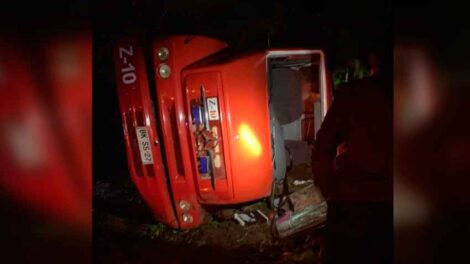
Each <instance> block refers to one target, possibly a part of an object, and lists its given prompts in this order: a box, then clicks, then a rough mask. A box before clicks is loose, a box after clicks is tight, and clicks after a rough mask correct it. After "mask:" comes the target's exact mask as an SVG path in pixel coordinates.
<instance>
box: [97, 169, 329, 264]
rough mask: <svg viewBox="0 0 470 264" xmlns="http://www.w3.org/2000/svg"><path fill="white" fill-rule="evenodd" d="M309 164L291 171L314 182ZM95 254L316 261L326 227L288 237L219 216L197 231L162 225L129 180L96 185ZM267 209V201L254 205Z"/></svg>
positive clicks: (131, 258)
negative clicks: (221, 218) (154, 217)
mask: <svg viewBox="0 0 470 264" xmlns="http://www.w3.org/2000/svg"><path fill="white" fill-rule="evenodd" d="M310 175H311V174H310V168H309V167H308V166H307V165H301V166H297V167H294V168H293V170H292V171H291V172H290V173H289V178H291V180H290V181H289V182H290V184H289V186H290V188H291V189H295V188H298V187H299V186H294V185H293V181H294V180H309V179H311V178H310V177H311V176H310ZM93 188H94V194H93V195H94V209H93V217H94V219H93V220H94V222H93V248H94V251H93V255H94V261H95V262H96V263H239V264H245V263H316V262H317V260H318V257H319V252H320V245H321V238H322V232H323V230H322V229H319V230H308V231H305V232H303V233H301V234H298V235H295V236H293V237H289V238H286V239H277V238H274V237H273V236H272V235H271V232H270V226H269V225H268V224H267V223H261V222H259V223H256V224H252V225H249V226H245V227H243V226H241V225H240V224H238V223H237V222H236V221H235V220H233V219H225V220H220V219H218V218H216V217H214V219H213V220H212V221H209V222H208V223H207V224H203V225H202V226H200V227H199V228H196V229H192V230H184V231H183V230H173V229H170V228H167V227H166V226H164V225H162V224H160V223H157V222H156V221H155V220H154V219H153V218H152V216H151V214H150V211H149V209H148V208H147V207H146V205H145V204H144V203H143V201H142V200H141V199H140V197H139V194H138V193H137V192H136V190H135V188H134V186H133V185H132V184H131V183H130V182H125V183H116V182H112V183H111V182H103V181H100V182H97V183H95V184H94V187H93ZM249 207H256V208H260V209H262V211H265V210H268V209H267V203H266V201H264V200H263V201H258V202H256V203H253V204H251V205H249Z"/></svg>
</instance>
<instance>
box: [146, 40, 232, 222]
mask: <svg viewBox="0 0 470 264" xmlns="http://www.w3.org/2000/svg"><path fill="white" fill-rule="evenodd" d="M162 47H166V48H167V49H168V50H169V56H168V58H167V59H165V60H161V59H160V58H159V57H158V49H159V48H162ZM225 47H226V44H225V43H223V42H221V41H218V40H214V39H211V38H206V37H201V36H173V37H169V38H166V39H163V40H161V41H156V42H155V43H154V45H153V53H154V54H153V56H154V69H155V82H156V94H157V98H158V99H157V100H158V104H157V105H158V108H159V114H160V120H161V126H162V131H163V135H162V137H163V141H164V145H165V154H166V158H167V166H168V171H169V181H170V184H171V188H172V191H173V197H174V201H175V203H176V204H177V205H178V206H176V211H177V218H178V222H179V224H180V228H183V229H184V228H192V227H196V226H198V225H200V224H201V223H202V220H203V215H204V210H203V208H202V207H201V206H200V204H199V201H198V197H197V193H196V188H195V182H194V181H195V175H194V172H193V169H192V164H191V156H190V151H191V146H192V143H191V141H190V138H189V137H190V135H189V133H188V125H189V123H188V122H189V119H190V117H188V115H187V111H186V109H185V103H184V93H183V85H182V82H181V71H182V70H183V69H184V68H185V67H187V66H188V65H190V64H192V63H194V62H196V61H198V60H200V59H202V58H205V57H207V56H209V55H211V54H214V53H216V52H217V51H219V50H221V49H223V48H225ZM162 65H167V66H168V67H170V69H171V74H170V75H169V77H168V78H166V79H163V78H162V77H161V76H160V75H159V69H160V67H161V66H162ZM181 201H186V202H188V203H189V205H190V209H189V211H185V210H183V209H182V208H180V206H179V203H180V202H181ZM185 215H186V216H187V217H185ZM188 216H189V217H190V220H188ZM185 220H186V221H185Z"/></svg>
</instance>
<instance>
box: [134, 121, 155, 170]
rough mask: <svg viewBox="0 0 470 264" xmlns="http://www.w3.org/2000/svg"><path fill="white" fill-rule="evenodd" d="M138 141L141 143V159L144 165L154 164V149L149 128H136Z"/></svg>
mask: <svg viewBox="0 0 470 264" xmlns="http://www.w3.org/2000/svg"><path fill="white" fill-rule="evenodd" d="M135 131H136V134H137V141H138V142H139V150H140V158H141V159H142V164H144V165H148V164H153V155H152V147H151V145H150V138H149V132H148V128H147V127H136V128H135Z"/></svg>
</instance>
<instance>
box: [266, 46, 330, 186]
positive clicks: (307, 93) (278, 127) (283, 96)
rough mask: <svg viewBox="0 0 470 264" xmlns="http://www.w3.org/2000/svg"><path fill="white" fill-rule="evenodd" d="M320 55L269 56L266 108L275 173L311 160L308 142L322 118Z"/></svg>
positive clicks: (277, 176) (278, 173)
mask: <svg viewBox="0 0 470 264" xmlns="http://www.w3.org/2000/svg"><path fill="white" fill-rule="evenodd" d="M320 71H321V57H320V55H319V54H306V55H296V56H289V55H286V56H276V57H274V58H269V59H268V86H269V88H268V89H269V108H270V109H269V110H270V122H271V140H272V148H273V163H274V173H275V178H276V179H277V180H281V179H282V178H283V177H284V174H285V172H286V170H287V167H289V166H292V165H299V164H305V163H310V153H311V145H312V144H313V142H314V140H315V135H316V133H317V131H318V130H319V128H320V125H321V121H322V107H321V82H320V80H321V78H320Z"/></svg>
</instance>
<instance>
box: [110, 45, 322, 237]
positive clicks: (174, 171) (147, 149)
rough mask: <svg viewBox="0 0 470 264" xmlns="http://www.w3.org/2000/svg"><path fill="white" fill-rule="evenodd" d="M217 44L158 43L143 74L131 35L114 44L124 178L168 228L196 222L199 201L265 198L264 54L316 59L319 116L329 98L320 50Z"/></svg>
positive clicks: (268, 133) (269, 152)
mask: <svg viewBox="0 0 470 264" xmlns="http://www.w3.org/2000/svg"><path fill="white" fill-rule="evenodd" d="M226 47H227V44H226V43H224V42H222V41H219V40H215V39H212V38H208V37H202V36H172V37H168V38H164V39H161V40H157V41H155V42H154V43H153V45H152V53H153V55H152V56H153V58H152V59H153V65H151V70H152V72H153V73H152V74H149V75H148V74H147V72H149V71H147V69H148V66H149V65H147V66H146V64H145V59H144V58H145V57H144V50H143V48H142V43H140V42H139V40H138V39H137V38H128V39H123V40H121V41H119V42H118V43H117V45H116V46H115V49H114V59H115V67H116V73H117V74H116V81H117V84H118V85H117V87H118V95H119V103H120V113H121V117H122V124H123V130H124V138H125V142H126V150H127V157H128V165H129V170H130V175H131V178H132V180H133V182H134V183H135V185H136V186H137V189H138V191H139V192H140V194H141V195H142V197H143V198H144V200H145V201H146V203H147V204H148V205H149V207H150V208H151V210H152V212H153V214H154V216H155V218H156V219H157V220H158V221H160V222H162V223H165V224H167V225H169V226H171V227H173V228H181V229H187V228H194V227H197V226H199V225H200V224H201V223H202V222H203V219H204V214H205V209H204V208H205V206H209V205H234V204H240V203H245V202H250V201H256V200H259V199H263V198H266V197H268V196H269V195H270V194H271V189H272V183H273V180H274V176H273V174H274V166H273V151H274V150H273V146H272V144H273V142H272V138H273V137H272V133H273V131H272V130H273V129H272V127H271V123H270V110H269V109H270V108H269V100H270V99H269V98H270V94H269V89H268V86H269V78H270V61H271V60H273V59H274V60H276V59H283V60H285V61H289V60H294V59H296V60H297V59H299V58H300V59H303V60H305V59H308V60H311V61H312V60H313V58H315V60H317V62H318V65H320V66H319V69H320V72H319V76H320V83H321V89H320V90H321V92H320V94H321V106H322V109H321V117H322V118H323V116H324V115H325V113H326V111H327V109H328V106H329V103H330V101H331V92H330V90H331V87H330V86H329V81H328V79H327V76H328V74H327V72H326V67H325V58H324V54H323V52H322V51H321V50H309V49H282V50H279V49H272V50H265V51H259V52H252V53H249V54H245V55H241V56H240V55H239V56H232V57H229V58H221V56H218V54H221V52H220V51H221V50H223V49H224V48H226ZM214 54H215V55H214ZM149 76H151V77H149ZM152 82H153V83H152ZM151 87H153V88H151ZM150 89H154V91H151V90H150Z"/></svg>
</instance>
